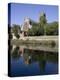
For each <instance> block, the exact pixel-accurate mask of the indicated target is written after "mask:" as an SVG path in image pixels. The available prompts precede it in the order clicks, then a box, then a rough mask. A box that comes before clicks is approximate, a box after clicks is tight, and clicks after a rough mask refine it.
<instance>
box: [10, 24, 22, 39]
mask: <svg viewBox="0 0 60 80" xmlns="http://www.w3.org/2000/svg"><path fill="white" fill-rule="evenodd" d="M12 31H13V33H14V35H15V36H16V37H17V38H19V37H20V36H19V33H20V31H21V28H20V26H19V25H16V24H13V27H12Z"/></svg>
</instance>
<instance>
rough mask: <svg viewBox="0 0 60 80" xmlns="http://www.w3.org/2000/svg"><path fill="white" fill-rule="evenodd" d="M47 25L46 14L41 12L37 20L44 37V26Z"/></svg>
mask: <svg viewBox="0 0 60 80" xmlns="http://www.w3.org/2000/svg"><path fill="white" fill-rule="evenodd" d="M46 24H47V20H46V14H45V13H44V12H43V13H41V15H40V18H39V25H40V26H41V27H42V28H43V29H44V35H46V29H45V25H46Z"/></svg>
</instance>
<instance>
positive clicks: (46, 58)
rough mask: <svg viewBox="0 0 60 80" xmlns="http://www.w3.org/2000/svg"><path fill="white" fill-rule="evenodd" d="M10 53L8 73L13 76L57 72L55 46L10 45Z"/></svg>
mask: <svg viewBox="0 0 60 80" xmlns="http://www.w3.org/2000/svg"><path fill="white" fill-rule="evenodd" d="M54 50H55V51H54ZM10 54H11V56H10V58H11V66H10V67H11V71H10V74H11V76H13V77H14V76H34V75H50V74H58V51H56V48H51V47H50V48H48V47H47V48H46V47H45V48H43V47H39V46H33V47H32V46H25V45H19V46H16V45H12V46H11V53H10Z"/></svg>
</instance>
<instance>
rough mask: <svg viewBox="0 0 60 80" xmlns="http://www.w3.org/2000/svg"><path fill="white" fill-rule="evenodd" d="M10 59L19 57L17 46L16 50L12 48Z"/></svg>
mask: <svg viewBox="0 0 60 80" xmlns="http://www.w3.org/2000/svg"><path fill="white" fill-rule="evenodd" d="M12 57H13V58H15V59H18V58H19V57H20V55H19V47H18V46H17V47H16V48H14V50H13V52H12Z"/></svg>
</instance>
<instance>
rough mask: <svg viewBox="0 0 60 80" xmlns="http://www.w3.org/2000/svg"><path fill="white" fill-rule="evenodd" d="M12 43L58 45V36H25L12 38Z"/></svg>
mask: <svg viewBox="0 0 60 80" xmlns="http://www.w3.org/2000/svg"><path fill="white" fill-rule="evenodd" d="M11 44H16V45H20V44H27V45H35V46H36V45H45V46H52V47H54V46H58V36H39V37H38V36H35V37H23V38H20V39H12V40H11Z"/></svg>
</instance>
